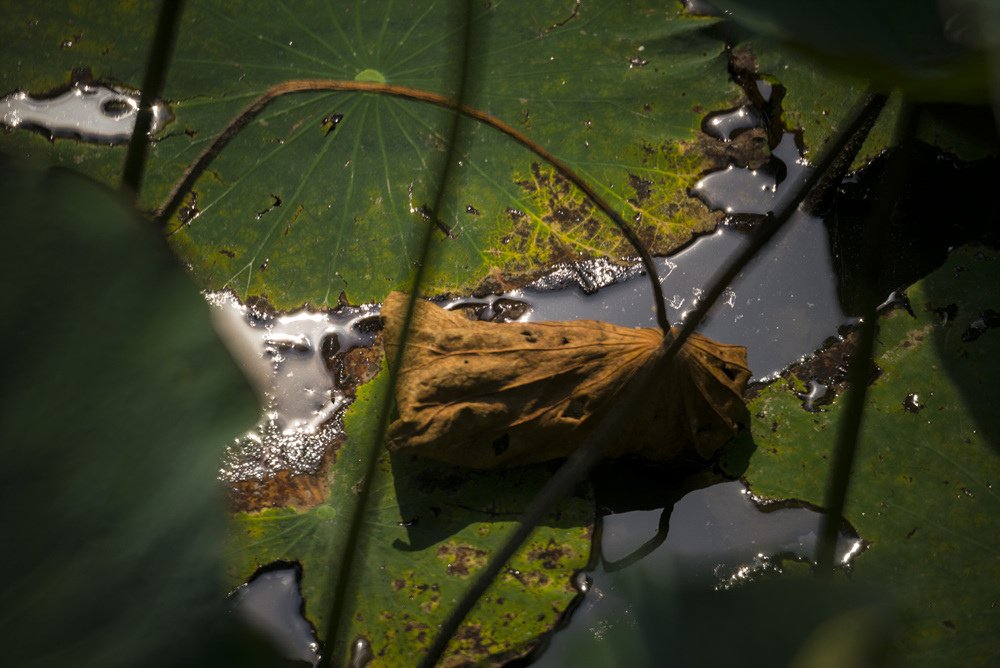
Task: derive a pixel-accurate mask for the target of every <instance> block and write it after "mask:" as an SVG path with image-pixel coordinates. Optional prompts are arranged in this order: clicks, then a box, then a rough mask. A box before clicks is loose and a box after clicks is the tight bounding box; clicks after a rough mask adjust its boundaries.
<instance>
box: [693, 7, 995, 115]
mask: <svg viewBox="0 0 1000 668" xmlns="http://www.w3.org/2000/svg"><path fill="white" fill-rule="evenodd" d="M711 4H712V5H713V6H715V7H717V8H718V9H720V10H724V11H726V12H727V13H728V14H729V15H731V16H732V17H733V19H734V20H736V21H738V22H740V23H742V24H744V25H746V26H747V27H749V28H750V29H751V30H753V31H754V32H755V33H757V34H759V35H763V36H765V37H768V38H771V39H776V40H778V41H781V42H784V43H786V44H789V45H791V46H792V47H794V48H795V49H797V50H798V51H799V52H800V53H805V54H808V55H809V56H812V57H814V58H816V59H818V60H820V62H822V63H824V64H826V65H828V66H832V67H834V68H836V69H837V70H839V71H841V72H843V73H847V74H851V75H853V76H858V77H863V78H865V79H867V80H871V81H874V82H876V83H877V84H879V85H880V86H882V88H883V89H884V90H886V91H888V90H891V89H892V88H895V87H900V88H902V89H903V90H904V91H905V92H906V94H907V96H909V97H910V98H912V99H914V100H915V101H921V102H963V103H969V102H974V103H983V102H987V101H988V100H989V94H990V93H989V85H990V84H989V79H988V77H989V66H988V64H987V51H988V50H989V49H991V48H996V45H997V44H998V43H1000V22H998V19H1000V12H998V10H997V6H996V3H995V2H993V0H940V1H938V0H883V1H882V2H865V1H864V0H840V1H839V2H812V3H801V2H796V1H795V0H711Z"/></svg>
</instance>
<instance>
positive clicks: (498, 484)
mask: <svg viewBox="0 0 1000 668" xmlns="http://www.w3.org/2000/svg"><path fill="white" fill-rule="evenodd" d="M386 376H387V374H385V373H381V374H379V375H378V376H377V377H376V378H375V379H374V380H372V381H371V382H369V383H368V384H366V385H364V386H362V387H361V388H360V389H359V391H358V398H357V401H356V402H355V404H353V405H352V407H351V408H350V409H349V411H348V414H347V416H346V418H345V429H346V431H347V434H348V438H347V440H346V443H344V445H343V446H342V447H341V448H340V449H339V450H337V451H336V453H335V458H336V462H337V464H336V466H335V468H334V469H333V473H332V476H331V484H330V493H329V496H328V498H327V500H326V501H325V502H324V503H323V504H321V505H319V506H316V507H314V508H311V509H308V510H295V509H291V508H278V509H267V510H262V511H258V512H253V513H240V514H238V515H237V516H236V521H235V522H234V523H233V525H232V528H231V532H230V554H231V567H230V574H231V576H232V583H233V585H234V586H235V585H237V584H239V583H240V582H243V581H244V580H245V579H247V578H248V577H249V576H250V575H251V574H252V573H253V572H254V571H255V570H256V569H257V568H258V567H260V566H263V565H266V564H268V563H270V562H273V561H276V560H296V561H298V562H299V563H300V564H301V565H302V571H303V572H302V593H303V596H304V598H305V602H306V616H307V618H308V619H309V620H310V621H311V622H312V623H313V624H314V625H315V626H316V628H317V629H319V630H320V633H321V634H322V632H323V631H322V630H323V629H325V628H326V623H327V621H328V620H327V614H328V612H329V609H330V604H331V596H332V593H333V587H334V582H335V578H336V575H337V567H338V565H337V563H336V562H333V561H331V560H332V559H336V558H339V555H340V554H342V551H343V546H344V540H345V539H346V536H347V532H348V529H349V527H348V520H349V518H350V509H351V508H352V507H353V506H354V503H355V497H356V495H357V490H358V485H359V482H360V477H361V476H362V475H363V472H364V462H363V461H362V460H361V457H362V456H363V453H365V452H367V450H368V448H369V446H370V443H371V439H372V438H374V433H375V431H376V429H375V427H376V425H375V418H374V416H375V414H376V410H375V407H376V406H378V405H379V401H380V397H381V393H382V392H384V391H386V389H387V385H388V382H387V380H386ZM550 474H551V469H549V468H546V467H527V468H521V469H513V470H509V471H505V472H499V473H476V472H472V473H470V472H469V471H468V470H466V469H460V468H453V467H449V466H445V465H441V464H437V463H434V462H432V461H429V460H425V459H420V458H416V457H413V456H411V455H402V456H397V455H392V456H391V457H390V456H389V455H388V454H387V453H386V454H383V455H382V457H381V459H380V461H379V468H378V472H377V474H376V475H377V477H376V479H375V480H374V481H373V483H372V484H373V497H372V500H371V503H370V508H371V509H372V512H371V513H370V515H369V516H368V517H367V518H366V519H365V521H364V527H363V535H362V539H361V543H360V545H361V547H360V550H361V551H360V553H359V555H358V557H357V558H356V560H355V565H356V576H355V579H354V580H353V581H352V583H351V587H352V589H351V591H350V593H349V596H351V603H350V604H349V605H348V606H347V609H348V610H350V611H351V619H350V623H349V624H346V625H345V626H346V627H347V628H345V629H343V631H342V633H343V636H342V637H340V638H335V639H333V640H332V642H329V641H328V644H327V648H329V650H328V651H330V652H332V653H333V656H334V657H335V662H336V661H337V660H338V658H339V660H340V663H341V665H346V663H347V659H348V656H349V654H350V651H351V646H352V644H353V643H354V641H355V640H357V639H358V638H359V637H360V638H365V639H366V640H368V642H369V643H370V644H371V648H372V652H373V654H374V656H375V660H374V663H373V664H372V665H378V666H398V665H412V664H413V663H414V662H415V657H419V656H420V655H421V654H423V653H424V652H425V651H426V649H427V647H428V646H429V645H430V643H431V642H432V641H433V639H434V636H435V635H436V630H437V628H438V626H439V625H440V624H441V622H442V621H443V620H444V618H445V616H446V615H447V614H448V612H449V611H450V609H451V607H452V606H453V605H454V602H455V601H456V600H457V599H458V598H459V596H460V595H461V594H462V592H463V591H464V590H465V588H466V587H468V585H469V584H470V581H471V579H472V578H473V577H474V576H475V574H476V572H477V571H478V570H479V569H480V568H482V567H483V566H484V565H485V564H486V562H487V561H488V560H489V558H490V557H491V555H492V554H493V552H494V551H495V550H496V549H497V547H498V546H499V545H500V544H502V542H503V540H504V538H505V537H506V535H507V533H509V531H510V530H511V529H512V528H513V526H514V524H515V523H516V521H517V519H518V517H520V515H521V513H522V512H523V509H524V507H525V506H526V505H527V503H528V501H529V500H531V498H532V497H533V496H534V494H535V493H536V492H537V491H538V489H540V488H541V486H542V485H543V484H544V482H545V481H546V479H547V478H548V476H549V475H550ZM593 514H594V502H593V498H592V496H591V494H590V491H589V488H588V487H586V486H584V487H583V488H581V489H580V490H579V491H578V493H577V494H576V495H574V496H573V497H571V498H569V499H566V500H565V501H563V502H562V503H560V504H559V505H558V506H557V507H556V508H554V509H553V510H552V511H551V512H550V514H549V515H548V517H547V518H546V520H545V521H544V522H543V523H542V526H540V527H539V528H538V529H536V530H535V532H534V534H532V536H531V538H530V539H529V540H528V541H527V543H526V544H525V545H524V546H523V547H522V549H521V550H520V551H519V552H518V554H517V555H516V556H515V557H514V558H513V559H512V560H511V562H510V563H509V565H508V566H509V568H508V570H507V572H506V573H505V574H504V575H503V576H502V577H501V578H499V579H498V580H497V581H495V582H494V583H493V585H492V587H491V588H490V590H489V592H488V593H487V594H486V597H485V598H484V599H483V600H482V601H481V602H480V604H479V606H478V607H477V608H476V609H475V610H474V611H473V613H472V615H471V616H470V617H469V618H468V619H467V620H466V622H465V624H464V625H463V627H462V628H461V630H460V631H459V633H458V634H457V635H456V637H455V638H454V639H453V640H452V644H451V646H450V649H449V655H450V659H449V661H451V662H452V663H455V664H460V663H461V664H464V663H474V664H476V665H499V664H502V663H503V662H504V661H506V660H510V659H512V658H514V657H518V656H522V655H524V654H526V653H527V652H529V651H530V650H531V649H532V648H533V647H534V646H535V645H536V644H537V642H538V639H539V637H540V636H541V635H542V634H544V633H546V632H548V631H551V630H552V629H553V627H554V625H555V623H556V622H557V621H558V620H559V618H560V617H561V616H562V615H563V613H564V612H565V611H566V609H567V608H568V607H569V605H570V603H571V602H572V601H573V599H574V598H575V597H576V596H577V592H576V590H575V589H574V587H573V585H572V577H573V574H574V573H575V572H576V571H578V570H580V569H582V568H583V567H584V566H585V565H586V564H587V561H588V555H589V553H590V534H591V526H592V522H593ZM322 640H324V641H327V639H325V638H322Z"/></svg>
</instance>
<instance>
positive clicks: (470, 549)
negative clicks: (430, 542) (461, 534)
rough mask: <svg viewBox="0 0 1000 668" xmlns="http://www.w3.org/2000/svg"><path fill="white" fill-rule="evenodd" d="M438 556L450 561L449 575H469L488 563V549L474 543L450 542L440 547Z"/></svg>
mask: <svg viewBox="0 0 1000 668" xmlns="http://www.w3.org/2000/svg"><path fill="white" fill-rule="evenodd" d="M437 556H438V559H441V560H443V561H447V562H448V566H447V570H448V575H457V576H459V577H468V576H469V574H470V573H471V572H472V571H473V570H474V569H478V568H482V567H483V566H485V565H486V557H487V553H486V550H481V549H479V548H478V547H474V546H472V545H461V544H458V543H451V542H449V543H447V544H445V545H442V546H441V547H439V548H438V550H437Z"/></svg>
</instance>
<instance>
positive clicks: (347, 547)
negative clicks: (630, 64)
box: [320, 0, 472, 668]
mask: <svg viewBox="0 0 1000 668" xmlns="http://www.w3.org/2000/svg"><path fill="white" fill-rule="evenodd" d="M460 20H462V21H463V22H464V27H465V30H464V32H463V34H462V43H461V45H460V53H461V58H462V60H461V65H460V70H459V87H458V92H457V95H456V97H455V101H454V104H453V105H451V109H452V117H451V118H452V122H451V128H450V132H449V135H448V139H449V141H448V150H447V152H446V154H445V156H444V164H443V166H442V168H441V173H440V176H439V180H438V190H437V193H436V194H435V197H434V205H433V207H432V208H431V216H430V220H427V221H426V224H425V225H424V229H423V236H422V238H421V242H420V255H419V259H418V260H417V264H416V268H415V270H414V273H413V286H412V289H411V290H410V294H409V300H408V301H407V304H406V312H405V315H404V317H403V327H402V332H403V334H402V336H403V341H401V342H400V345H399V346H398V347H397V349H396V354H395V355H393V356H392V359H390V360H389V361H388V364H389V369H388V373H389V387H388V388H387V389H386V391H385V394H384V395H383V396H382V401H381V405H380V406H379V413H378V426H377V428H376V430H375V434H374V435H373V439H372V441H371V443H370V445H369V449H368V452H367V453H365V459H364V461H365V463H366V464H365V476H364V478H363V479H362V484H361V489H360V491H359V492H358V498H357V502H356V503H355V505H354V509H353V512H352V513H351V517H350V522H351V523H350V528H349V530H348V535H347V538H346V540H345V542H344V548H343V552H342V553H341V554H339V555H336V557H335V558H334V560H333V561H332V562H331V564H330V568H331V569H332V570H334V571H335V572H336V573H337V580H336V584H335V586H334V591H333V603H332V609H331V610H330V615H329V617H328V618H327V627H326V633H325V635H324V636H323V640H324V642H325V643H326V647H325V648H324V651H323V654H322V656H321V659H320V666H323V667H324V668H325V667H329V666H330V665H332V662H333V656H334V652H335V651H337V648H335V643H336V642H337V640H338V638H339V636H340V634H341V632H342V630H343V629H344V627H345V626H346V624H347V618H348V615H347V612H348V610H349V608H348V598H349V593H350V590H351V583H352V576H353V575H354V564H355V561H356V560H357V556H358V554H359V552H361V551H362V550H363V548H364V546H365V543H366V541H367V539H366V537H365V536H364V534H363V532H362V530H361V529H362V526H363V525H364V522H365V517H366V516H367V514H368V512H369V505H370V503H371V491H372V488H373V487H374V480H375V477H376V475H378V461H379V459H380V455H381V453H382V450H383V444H384V443H385V434H386V431H387V429H388V426H389V415H390V414H391V412H392V405H393V401H394V399H393V397H394V392H393V390H394V388H395V386H396V382H397V380H398V378H399V370H400V368H401V367H402V364H403V356H404V355H405V354H406V346H405V340H406V337H407V333H408V332H409V329H410V324H411V322H412V320H413V309H414V306H415V304H416V301H417V297H418V292H419V289H420V284H421V283H422V282H423V278H424V275H425V274H426V272H427V266H428V264H429V263H430V260H431V249H432V245H433V244H432V242H433V239H434V232H435V230H436V229H437V226H436V224H435V222H434V221H436V220H438V217H439V215H440V212H441V209H442V204H443V202H444V197H445V191H446V190H447V187H448V181H449V179H450V177H451V171H452V169H453V168H454V163H455V162H456V160H457V153H458V143H459V134H460V132H459V131H460V129H461V122H462V113H461V111H462V106H463V103H464V100H465V96H466V95H467V93H468V88H469V84H470V81H469V80H470V76H469V54H470V51H471V40H472V2H471V0H466V2H465V3H464V12H463V13H462V16H461V19H460ZM352 600H353V599H352Z"/></svg>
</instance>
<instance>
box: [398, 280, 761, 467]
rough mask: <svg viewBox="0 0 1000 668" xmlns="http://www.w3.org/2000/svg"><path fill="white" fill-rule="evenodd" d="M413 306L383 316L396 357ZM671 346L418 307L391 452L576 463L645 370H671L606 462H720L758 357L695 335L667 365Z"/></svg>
mask: <svg viewBox="0 0 1000 668" xmlns="http://www.w3.org/2000/svg"><path fill="white" fill-rule="evenodd" d="M407 299H408V297H407V295H405V294H402V293H398V292H394V293H392V294H390V295H389V296H388V297H387V298H386V300H385V304H384V305H383V306H382V315H383V317H384V318H385V343H386V351H387V353H388V354H389V356H390V358H391V357H392V356H393V355H395V353H396V350H397V349H398V342H399V340H400V334H401V331H400V330H401V329H402V325H403V317H404V314H405V310H406V302H407ZM662 341H663V335H662V333H661V332H660V331H659V330H656V329H643V328H631V327H619V326H617V325H611V324H608V323H604V322H596V321H592V320H575V321H566V322H532V323H518V322H513V323H488V322H478V321H471V320H469V319H468V318H466V317H465V316H464V315H463V314H461V313H458V312H452V311H446V310H445V309H443V308H441V307H439V306H436V305H434V304H431V303H429V302H426V301H422V300H418V301H417V304H416V307H415V310H414V314H413V322H412V325H411V331H410V334H409V338H408V340H407V344H406V352H405V356H404V360H403V365H402V369H401V372H400V376H399V379H398V382H397V383H396V405H397V409H398V411H399V418H398V419H397V420H395V421H394V422H393V423H392V425H390V427H389V448H390V449H392V450H406V451H408V452H412V453H416V454H420V455H423V456H427V457H432V458H434V459H439V460H443V461H446V462H450V463H453V464H458V465H461V466H467V467H472V468H477V469H487V468H498V467H507V466H517V465H521V464H528V463H532V462H540V461H546V460H550V459H556V458H560V457H565V456H567V455H569V454H570V453H571V452H572V451H573V450H575V449H576V448H577V447H578V446H579V445H580V444H581V443H582V442H583V440H584V438H586V437H587V435H588V434H589V433H590V432H591V431H593V429H594V428H595V427H596V425H597V424H598V423H599V422H600V421H601V420H602V419H603V418H604V417H605V416H606V415H607V413H608V412H609V411H610V410H611V407H612V406H613V405H614V403H615V400H616V397H617V396H618V394H619V393H620V392H621V391H622V389H623V388H624V387H625V386H626V385H627V384H628V383H629V382H630V381H631V380H632V379H633V378H634V377H635V375H636V373H637V372H638V371H639V369H641V368H642V367H643V366H644V365H647V364H654V365H656V364H659V365H660V366H661V367H662V368H661V369H658V370H657V372H656V373H657V375H658V379H657V381H656V382H655V384H654V391H652V392H650V393H649V396H648V397H646V398H645V400H644V401H643V405H641V406H637V407H636V412H635V417H634V419H633V420H631V422H630V424H629V426H628V427H627V428H626V429H624V430H623V431H622V432H621V433H620V434H619V437H618V439H617V440H616V442H615V443H609V444H607V448H606V450H605V453H606V455H607V456H609V457H619V456H622V455H626V454H637V455H640V456H641V457H643V458H645V459H648V460H652V461H668V460H671V459H674V458H675V457H677V456H678V455H680V454H682V453H685V452H687V453H694V454H696V455H698V456H700V457H702V458H708V457H710V456H711V455H712V454H713V453H714V452H715V451H716V450H717V449H718V448H719V447H721V446H722V445H723V444H724V443H725V442H726V441H727V440H728V439H729V438H730V437H731V436H732V435H733V434H734V433H735V431H736V429H737V428H738V426H739V423H740V422H741V421H743V417H744V414H745V412H746V408H745V406H744V403H743V398H742V397H743V390H744V388H745V387H746V383H747V380H748V379H749V377H750V370H749V369H748V368H747V365H746V349H745V348H743V347H742V346H733V345H727V344H720V343H716V342H714V341H712V340H711V339H708V338H705V337H703V336H699V335H697V334H695V335H693V336H692V337H691V338H690V339H689V340H688V341H687V343H685V345H684V346H683V348H682V349H681V353H680V354H679V355H678V356H677V358H676V359H675V360H674V361H673V363H670V364H666V365H664V364H662V363H661V358H662V352H663V350H664V347H663V346H661V343H662Z"/></svg>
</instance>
